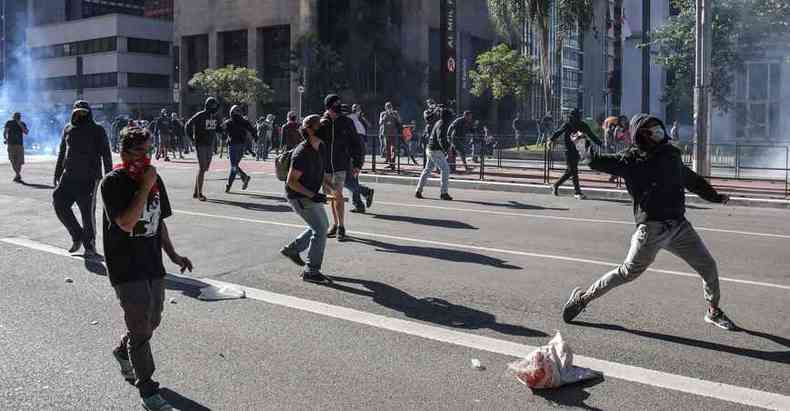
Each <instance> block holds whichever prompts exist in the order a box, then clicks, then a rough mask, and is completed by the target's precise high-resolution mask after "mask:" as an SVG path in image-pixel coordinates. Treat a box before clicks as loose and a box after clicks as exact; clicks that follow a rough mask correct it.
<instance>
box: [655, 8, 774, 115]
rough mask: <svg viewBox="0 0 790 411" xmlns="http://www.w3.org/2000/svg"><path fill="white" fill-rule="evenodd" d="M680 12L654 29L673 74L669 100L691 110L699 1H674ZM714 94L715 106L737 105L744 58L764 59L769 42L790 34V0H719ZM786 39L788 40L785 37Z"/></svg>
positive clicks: (657, 48) (724, 108) (715, 21)
mask: <svg viewBox="0 0 790 411" xmlns="http://www.w3.org/2000/svg"><path fill="white" fill-rule="evenodd" d="M673 5H674V7H675V8H677V9H678V10H679V11H680V12H679V14H678V15H676V16H673V17H670V18H669V21H668V22H667V24H666V25H664V26H662V27H660V28H659V29H658V30H656V31H654V32H653V33H652V39H651V40H652V41H651V46H653V48H654V50H655V51H656V52H657V60H658V63H659V64H661V65H663V66H664V67H665V68H666V69H667V70H668V71H669V72H670V73H673V77H674V78H673V81H671V82H669V83H668V84H667V86H666V88H665V90H664V96H663V98H664V101H665V102H666V103H669V104H671V105H672V106H673V107H675V109H676V110H677V111H681V112H682V111H686V112H690V111H691V108H692V107H693V103H692V102H693V97H694V74H695V73H694V58H695V54H696V52H695V44H696V43H695V23H696V6H695V2H694V0H673ZM712 32H713V49H712V53H711V54H712V56H711V59H712V64H711V68H712V72H711V93H712V104H713V105H714V107H716V108H718V109H720V110H722V111H727V110H729V109H731V108H732V106H733V103H732V97H733V85H734V84H735V76H736V75H737V74H738V73H739V72H742V71H743V69H744V62H746V61H749V60H755V59H759V58H760V57H761V56H762V55H763V53H764V51H765V46H766V45H767V44H769V43H774V42H775V40H780V39H781V38H782V36H786V35H788V34H790V3H788V2H787V1H786V0H717V1H714V2H713V26H712ZM784 41H785V42H786V41H787V39H786V38H785V39H784Z"/></svg>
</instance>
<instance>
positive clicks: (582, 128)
mask: <svg viewBox="0 0 790 411" xmlns="http://www.w3.org/2000/svg"><path fill="white" fill-rule="evenodd" d="M577 133H583V134H585V135H587V136H588V137H589V138H590V139H591V140H592V141H593V142H595V144H598V145H599V146H600V145H601V140H599V139H598V137H596V136H595V134H594V133H593V132H592V130H590V127H589V126H587V124H586V123H584V122H583V121H582V119H581V113H579V110H573V111H572V112H571V113H570V115H569V117H568V121H566V122H565V124H563V125H562V127H560V129H559V130H557V131H555V132H554V135H553V136H551V139H550V140H549V147H551V145H552V144H553V143H554V142H555V141H556V140H557V139H558V138H559V137H560V136H563V138H564V140H565V162H566V163H567V167H566V169H565V174H563V175H562V177H560V179H559V180H557V181H556V182H555V183H554V185H552V186H551V192H552V193H553V194H554V195H555V196H556V195H559V189H560V186H561V185H562V184H563V183H564V182H566V181H568V179H569V178H571V179H573V190H574V197H576V198H577V199H579V200H583V199H584V198H585V197H584V194H582V189H581V187H579V152H578V151H577V150H576V146H574V145H573V141H572V140H571V138H572V137H573V136H574V135H576V134H577Z"/></svg>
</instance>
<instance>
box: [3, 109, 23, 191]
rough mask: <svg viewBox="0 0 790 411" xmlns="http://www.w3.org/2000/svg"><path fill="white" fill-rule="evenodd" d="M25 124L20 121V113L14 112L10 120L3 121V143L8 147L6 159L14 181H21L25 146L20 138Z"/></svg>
mask: <svg viewBox="0 0 790 411" xmlns="http://www.w3.org/2000/svg"><path fill="white" fill-rule="evenodd" d="M27 132H28V130H27V124H25V122H24V121H22V114H21V113H14V114H13V116H12V117H11V120H8V121H7V122H6V123H5V130H4V131H3V143H4V144H6V146H7V149H8V160H9V162H10V163H11V168H12V169H13V170H14V174H15V176H14V182H15V183H21V182H22V165H23V164H25V146H24V144H23V143H22V139H23V138H24V136H25V134H27Z"/></svg>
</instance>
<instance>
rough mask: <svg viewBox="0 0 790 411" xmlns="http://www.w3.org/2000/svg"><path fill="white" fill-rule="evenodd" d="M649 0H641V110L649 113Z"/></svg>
mask: <svg viewBox="0 0 790 411" xmlns="http://www.w3.org/2000/svg"><path fill="white" fill-rule="evenodd" d="M650 7H651V4H650V0H642V44H644V46H643V47H642V112H643V113H650V46H649V45H648V44H649V42H650V11H651V10H650Z"/></svg>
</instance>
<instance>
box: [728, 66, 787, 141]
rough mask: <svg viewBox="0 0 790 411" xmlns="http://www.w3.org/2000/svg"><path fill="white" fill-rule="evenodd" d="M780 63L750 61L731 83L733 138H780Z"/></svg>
mask: <svg viewBox="0 0 790 411" xmlns="http://www.w3.org/2000/svg"><path fill="white" fill-rule="evenodd" d="M781 84H782V83H781V66H780V65H779V64H778V63H773V62H752V63H747V64H746V69H745V70H744V72H743V73H742V74H739V75H738V76H737V78H736V82H735V97H736V98H735V116H734V118H735V120H734V121H735V127H734V129H735V137H736V138H738V139H741V140H747V141H748V140H771V139H778V138H780V137H781V133H780V130H779V123H780V118H779V117H780V113H781V104H782V99H781Z"/></svg>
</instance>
